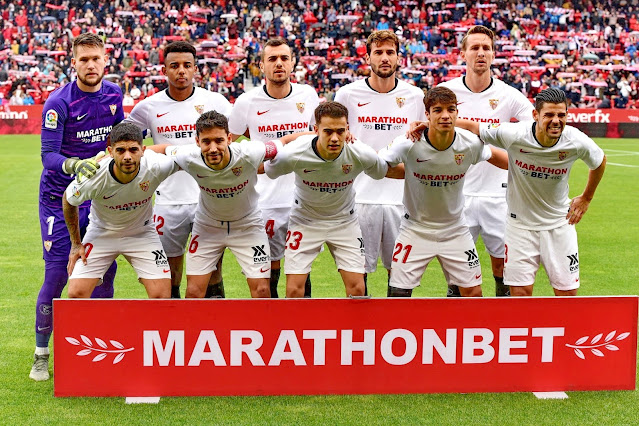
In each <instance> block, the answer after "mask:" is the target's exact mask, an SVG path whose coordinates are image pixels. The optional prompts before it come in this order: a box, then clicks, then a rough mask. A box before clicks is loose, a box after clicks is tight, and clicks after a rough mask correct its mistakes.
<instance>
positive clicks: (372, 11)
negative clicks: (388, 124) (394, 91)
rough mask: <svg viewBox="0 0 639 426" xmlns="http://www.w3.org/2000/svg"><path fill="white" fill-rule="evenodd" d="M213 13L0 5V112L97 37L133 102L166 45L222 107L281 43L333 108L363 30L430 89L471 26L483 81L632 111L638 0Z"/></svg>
mask: <svg viewBox="0 0 639 426" xmlns="http://www.w3.org/2000/svg"><path fill="white" fill-rule="evenodd" d="M210 3H212V4H207V2H205V1H200V2H192V3H191V2H186V1H182V0H173V1H171V2H170V3H163V2H162V3H160V2H149V1H136V0H131V1H119V0H118V1H99V0H86V1H81V0H68V1H61V0H50V1H49V2H44V1H41V0H37V1H36V0H28V1H27V0H22V1H20V0H18V1H15V2H14V1H10V0H0V10H2V12H1V18H0V28H1V29H2V31H1V33H0V46H1V47H0V49H1V50H0V65H1V66H0V96H2V105H6V104H9V105H30V104H33V103H43V102H44V100H45V99H46V98H47V96H48V95H49V93H51V91H53V90H55V89H56V88H57V87H59V86H60V85H62V84H65V83H67V82H68V81H69V80H70V78H73V70H72V69H71V67H70V49H71V40H72V39H73V37H75V36H77V35H78V34H80V33H81V32H84V31H91V32H94V33H97V34H100V35H103V36H104V38H105V40H106V43H107V48H108V52H109V55H110V63H109V65H108V70H107V77H106V78H107V79H109V80H111V81H115V82H118V83H119V84H120V85H121V87H122V89H123V92H124V93H125V104H128V105H133V104H135V103H136V102H137V101H139V100H140V99H143V98H144V97H146V96H149V95H150V94H152V93H155V92H157V91H158V90H162V89H163V88H164V87H165V85H166V83H165V80H164V77H163V76H162V75H161V72H160V69H161V64H162V59H163V48H164V46H165V45H166V44H167V43H168V42H170V41H173V40H188V41H191V42H193V43H194V44H195V45H196V47H197V50H198V64H199V73H198V74H197V77H196V78H197V79H198V85H200V86H202V87H205V88H207V89H209V90H212V91H217V92H220V93H222V94H223V95H225V96H227V97H228V98H229V99H230V100H231V101H233V100H234V99H235V98H237V96H239V95H240V94H241V93H243V91H244V84H245V82H247V83H248V84H249V85H257V84H259V82H260V79H261V75H260V70H259V67H258V66H257V63H258V62H259V50H260V43H262V42H263V41H265V40H266V39H267V38H269V37H273V36H276V35H280V36H283V37H285V38H287V39H289V40H290V42H291V44H292V45H293V46H294V47H295V49H294V51H295V52H296V55H297V64H298V66H297V67H296V70H295V73H294V78H295V79H296V80H297V81H300V82H306V83H309V84H311V85H313V86H314V87H315V88H316V89H317V90H318V92H319V94H320V96H321V98H323V99H326V100H332V99H333V96H334V93H335V90H336V89H337V88H338V87H340V86H341V85H343V84H346V83H349V82H351V81H352V80H353V79H355V78H357V77H358V76H363V75H367V74H368V73H369V72H370V71H369V69H368V66H367V65H366V64H365V61H364V59H363V57H364V54H365V53H366V46H365V38H366V37H367V36H368V34H369V33H370V32H371V31H373V30H375V29H383V28H390V29H393V30H394V31H395V32H396V33H397V34H398V35H399V36H400V37H401V39H402V46H401V53H402V55H403V67H402V74H401V75H402V77H403V78H404V79H405V80H407V81H409V82H411V83H413V84H415V85H416V86H418V87H420V88H424V89H427V88H430V87H432V86H434V85H436V84H437V83H439V82H440V81H443V80H448V79H451V78H454V77H456V76H459V75H460V74H461V73H462V71H463V69H464V67H463V65H462V62H461V59H460V57H459V49H458V42H459V41H460V39H461V37H462V36H463V34H464V33H465V31H466V30H467V29H468V28H469V27H470V26H472V25H476V24H482V25H486V26H489V27H491V28H493V29H494V30H495V31H496V32H497V34H498V36H499V40H498V48H497V58H496V60H495V67H494V72H495V73H496V74H497V75H499V76H500V78H501V79H503V80H504V81H505V82H507V83H508V84H510V85H512V86H514V87H516V88H517V89H519V90H521V91H522V92H523V93H524V94H525V95H526V96H528V97H530V98H532V97H534V96H535V94H536V93H538V92H539V91H540V90H542V89H544V88H547V87H554V88H559V89H562V90H564V91H565V92H566V93H567V94H568V97H569V98H570V100H571V102H572V103H573V105H575V106H577V107H581V108H594V107H597V108H637V107H639V94H638V87H637V86H638V85H639V82H638V81H637V77H638V76H639V65H638V64H637V49H638V47H639V22H638V15H639V7H638V6H637V5H638V3H639V2H638V1H637V0H632V1H625V0H622V1H580V0H576V1H565V2H561V1H554V2H551V1H546V2H523V1H518V0H514V1H492V2H474V1H468V0H467V1H464V2H459V1H458V2H450V3H449V2H446V1H442V0H424V1H415V0H399V1H391V2H382V1H380V0H373V1H363V0H362V1H358V0H351V1H331V0H308V1H306V2H305V1H304V0H298V1H297V2H278V1H277V0H276V1H274V2H266V1H241V2H240V1H238V0H232V1H226V0H217V1H215V2H210Z"/></svg>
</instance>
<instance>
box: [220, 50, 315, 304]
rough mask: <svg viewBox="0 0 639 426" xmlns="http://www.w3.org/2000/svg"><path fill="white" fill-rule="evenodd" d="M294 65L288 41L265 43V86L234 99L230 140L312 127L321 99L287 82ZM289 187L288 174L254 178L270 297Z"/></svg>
mask: <svg viewBox="0 0 639 426" xmlns="http://www.w3.org/2000/svg"><path fill="white" fill-rule="evenodd" d="M293 66H294V59H293V54H292V51H291V48H290V46H289V45H288V44H287V43H286V40H284V39H281V38H273V39H270V40H268V41H267V42H266V43H265V44H264V49H263V50H262V57H261V60H260V69H261V70H262V72H263V73H264V78H265V80H266V84H264V85H263V86H262V87H261V88H258V89H255V90H252V91H250V92H247V93H244V94H242V95H240V97H239V98H237V100H236V101H235V105H234V107H233V111H232V113H231V117H230V119H229V129H230V131H231V133H232V138H233V140H236V139H237V138H238V137H240V136H241V135H244V136H246V137H248V138H253V139H256V140H259V141H268V140H274V139H281V138H282V137H283V136H285V135H288V134H292V133H297V132H303V131H308V130H310V129H311V126H312V125H313V124H314V121H313V120H314V119H313V111H314V110H315V108H316V107H317V105H319V98H318V96H317V93H316V92H315V89H313V88H312V87H311V86H308V85H305V84H296V83H291V81H290V76H291V72H292V71H293ZM293 188H294V179H293V176H292V175H290V176H281V177H279V178H278V179H276V180H272V179H269V178H268V177H267V176H265V175H261V176H259V177H258V183H257V190H258V193H259V194H260V199H259V207H260V209H261V210H262V217H263V219H264V227H265V229H266V234H267V235H268V237H269V246H270V249H271V279H270V289H271V297H273V298H276V297H278V293H277V283H278V281H279V277H280V260H281V259H282V258H283V257H284V247H285V240H286V231H287V229H288V218H289V215H290V210H291V205H292V204H293ZM304 294H305V297H311V282H310V276H309V278H308V279H307V282H306V285H305V293H304Z"/></svg>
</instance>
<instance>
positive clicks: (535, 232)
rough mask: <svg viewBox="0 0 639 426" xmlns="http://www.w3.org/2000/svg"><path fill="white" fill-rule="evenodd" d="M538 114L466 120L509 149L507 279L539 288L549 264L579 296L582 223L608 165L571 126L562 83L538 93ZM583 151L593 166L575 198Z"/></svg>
mask: <svg viewBox="0 0 639 426" xmlns="http://www.w3.org/2000/svg"><path fill="white" fill-rule="evenodd" d="M533 118H534V119H535V121H534V122H532V123H531V122H527V123H523V122H520V123H504V124H498V125H494V124H493V125H484V124H482V125H480V124H479V123H474V122H471V121H466V120H461V121H460V126H462V127H465V128H467V129H469V130H471V131H473V132H474V133H476V134H479V135H480V136H481V138H482V140H484V141H486V142H488V143H490V144H493V145H495V146H498V147H500V148H504V149H506V150H507V151H508V158H509V162H510V173H509V174H508V193H507V195H506V201H507V203H508V220H507V222H506V261H505V265H504V283H505V284H506V285H509V286H510V294H511V295H512V296H532V293H533V284H534V282H535V275H536V274H537V270H538V269H539V265H540V264H543V265H544V268H545V269H546V273H547V274H548V278H549V280H550V284H551V285H552V287H553V289H554V292H555V295H557V296H576V295H577V289H578V288H579V250H578V247H577V231H576V230H575V227H574V226H573V225H576V224H577V223H579V221H580V220H581V218H582V217H583V215H584V214H585V213H586V211H587V210H588V206H589V205H590V201H591V200H592V198H593V196H594V195H595V190H596V189H597V186H598V185H599V182H600V181H601V178H602V177H603V173H604V169H605V168H606V156H605V155H604V152H603V150H602V149H601V148H599V147H598V146H597V145H596V144H595V142H594V141H593V140H592V139H590V138H589V137H588V136H587V135H585V134H584V133H582V132H581V131H579V130H578V129H576V128H574V127H571V126H566V121H567V119H568V101H567V99H566V94H565V93H564V92H563V91H561V90H557V89H546V90H543V91H541V92H540V93H539V94H538V95H537V97H536V98H535V110H534V111H533ZM577 159H582V160H583V161H584V162H585V163H586V165H587V166H588V168H589V169H590V172H589V174H588V182H587V184H586V187H585V189H584V191H583V193H582V194H581V195H579V196H577V197H575V198H573V199H572V200H571V199H570V198H568V177H569V173H570V170H571V169H572V165H573V163H574V162H575V161H577Z"/></svg>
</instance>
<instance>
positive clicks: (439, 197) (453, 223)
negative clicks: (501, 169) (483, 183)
mask: <svg viewBox="0 0 639 426" xmlns="http://www.w3.org/2000/svg"><path fill="white" fill-rule="evenodd" d="M379 156H380V157H381V158H382V159H384V160H386V161H387V162H388V163H389V164H390V165H392V166H395V165H397V164H399V163H404V167H405V170H406V175H405V177H404V206H405V210H406V215H405V216H404V220H405V221H406V222H407V223H408V224H415V225H420V226H422V227H424V226H425V227H428V228H430V229H432V230H433V231H447V230H450V231H453V230H454V228H455V227H458V226H460V224H463V220H462V210H463V208H464V193H463V186H464V177H465V176H466V172H467V171H468V169H469V167H470V166H471V165H473V164H477V163H479V162H481V161H485V160H488V159H490V157H491V156H492V153H491V151H490V148H489V147H488V146H487V145H484V143H483V142H482V141H481V140H479V138H478V137H477V136H476V135H474V134H473V133H471V132H468V131H466V130H463V129H455V136H454V139H453V143H452V144H451V146H449V147H448V148H447V149H446V150H444V151H439V150H438V149H436V148H435V147H433V146H432V145H431V143H430V141H429V140H428V134H427V133H424V135H423V136H422V138H421V139H420V140H419V141H417V142H415V143H413V142H412V141H411V140H410V139H407V138H406V137H405V136H398V137H397V138H396V139H395V140H394V141H393V143H391V144H390V145H388V147H386V148H384V149H383V150H381V151H380V152H379ZM491 167H494V166H492V165H491Z"/></svg>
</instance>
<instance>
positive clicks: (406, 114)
mask: <svg viewBox="0 0 639 426" xmlns="http://www.w3.org/2000/svg"><path fill="white" fill-rule="evenodd" d="M366 51H367V53H366V62H367V63H368V64H369V65H370V67H371V76H370V77H368V78H366V79H363V80H358V81H355V82H353V83H350V84H347V85H345V86H343V87H341V88H340V89H339V90H338V91H337V94H336V95H335V101H336V102H339V103H341V104H342V105H344V106H346V108H347V109H348V124H349V130H350V132H351V133H352V134H353V135H354V136H355V137H356V138H358V139H359V140H361V141H362V142H364V143H365V144H367V145H369V146H371V147H372V148H373V149H375V151H379V150H381V149H382V148H385V147H386V146H387V145H388V143H389V142H390V141H392V140H393V139H394V138H395V137H396V136H400V135H403V134H404V133H405V132H406V131H407V130H408V129H409V125H410V123H411V122H413V121H415V120H423V119H424V118H425V112H424V102H423V99H424V93H423V92H422V90H421V89H418V88H416V87H414V86H411V85H410V84H408V83H406V82H404V81H400V80H399V79H398V78H397V76H396V71H397V68H398V61H399V58H398V51H399V40H398V38H397V36H396V35H395V33H394V32H392V31H388V30H381V31H376V32H374V33H372V34H371V35H370V36H369V37H368V40H367V42H366ZM355 190H356V197H355V201H356V203H357V204H356V206H357V207H356V208H357V210H358V214H359V222H360V226H361V228H362V237H363V238H364V246H365V247H366V273H370V272H374V271H375V270H376V269H377V259H378V257H381V259H382V263H383V265H384V267H385V268H386V269H387V271H388V273H389V276H390V268H391V262H392V257H393V250H394V247H395V240H396V239H397V235H398V234H399V225H400V221H401V217H402V215H403V213H404V211H403V210H404V208H403V204H402V196H403V191H404V183H403V182H402V181H399V180H393V179H388V178H385V179H383V180H381V181H375V180H374V179H372V178H371V177H370V176H367V175H365V174H361V175H360V176H359V177H358V178H357V180H356V181H355ZM365 277H366V276H365Z"/></svg>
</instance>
